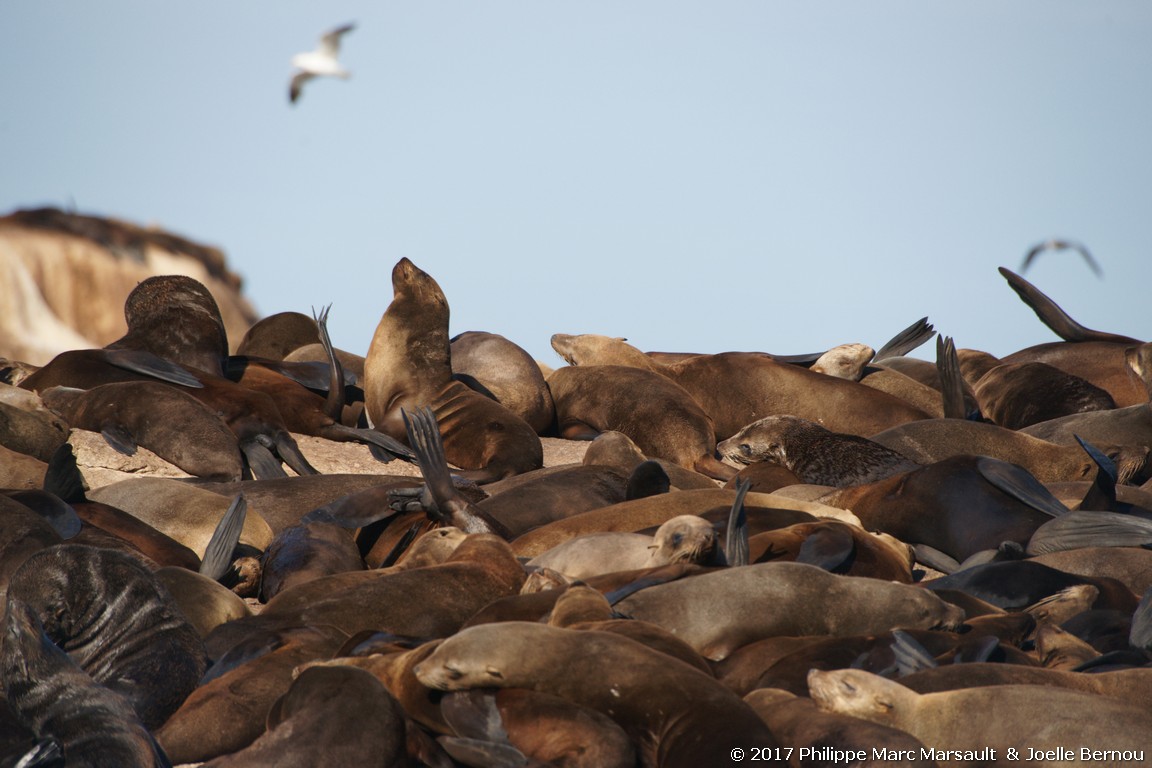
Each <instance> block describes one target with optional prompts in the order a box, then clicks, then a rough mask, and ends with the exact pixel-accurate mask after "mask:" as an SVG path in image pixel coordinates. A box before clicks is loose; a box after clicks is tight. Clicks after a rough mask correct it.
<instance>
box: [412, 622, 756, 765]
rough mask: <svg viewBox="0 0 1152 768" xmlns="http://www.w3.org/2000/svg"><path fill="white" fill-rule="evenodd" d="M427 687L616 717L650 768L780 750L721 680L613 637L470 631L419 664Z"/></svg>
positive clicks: (518, 627)
mask: <svg viewBox="0 0 1152 768" xmlns="http://www.w3.org/2000/svg"><path fill="white" fill-rule="evenodd" d="M416 676H417V677H418V678H419V679H420V681H421V682H422V683H424V684H425V685H427V686H428V687H430V688H435V689H440V690H446V691H454V690H464V689H469V688H491V687H497V688H528V689H531V690H536V691H541V692H545V693H552V694H555V695H558V696H562V697H564V698H566V699H569V700H570V701H573V702H575V703H577V704H580V705H582V706H586V707H590V708H591V709H594V710H597V711H599V712H602V713H604V714H606V715H608V716H609V717H611V718H612V719H613V720H615V721H616V722H617V723H618V724H620V726H621V727H622V728H623V729H624V731H625V732H626V733H628V735H629V736H631V737H632V739H633V741H634V742H635V743H636V745H637V746H638V747H639V750H640V752H641V761H642V764H644V765H660V766H667V767H668V768H678V767H679V766H698V765H719V764H727V762H726V761H729V760H731V759H732V758H731V757H730V755H731V753H732V749H733V746H732V745H734V744H741V743H743V744H749V745H751V744H756V745H763V746H765V747H772V746H776V745H777V742H776V738H775V736H774V735H773V734H772V732H771V731H769V730H768V727H767V726H766V725H765V724H764V723H763V721H761V720H760V719H759V718H758V717H756V716H755V714H754V713H753V712H752V710H751V709H749V708H748V706H747V705H746V704H744V702H742V701H740V699H739V698H738V697H737V696H736V695H735V694H733V693H732V692H730V691H728V690H727V689H725V688H724V687H723V686H722V685H721V684H720V683H718V682H717V681H716V680H715V679H713V678H710V677H709V676H708V675H706V674H704V673H702V672H700V671H698V670H696V669H693V668H691V667H689V666H688V665H686V664H684V663H682V662H679V661H676V660H675V659H671V658H669V657H668V656H666V655H665V654H662V653H659V652H657V651H653V650H651V649H649V648H646V647H645V646H643V645H641V644H640V643H637V642H635V641H633V640H629V639H628V638H625V637H620V636H618V635H614V634H611V633H608V632H589V631H577V630H570V629H557V628H555V627H548V626H544V625H540V624H533V623H525V622H511V623H504V624H486V625H483V626H478V627H471V628H469V629H467V630H464V631H463V632H460V633H459V634H457V635H456V636H454V637H451V638H449V639H447V640H445V641H444V642H443V643H441V644H440V645H439V647H437V649H436V650H435V651H434V652H433V653H432V655H431V656H429V657H428V658H427V659H426V660H425V661H424V662H422V663H421V664H420V665H419V666H418V667H417V668H416Z"/></svg>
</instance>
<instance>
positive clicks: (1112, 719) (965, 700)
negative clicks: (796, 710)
mask: <svg viewBox="0 0 1152 768" xmlns="http://www.w3.org/2000/svg"><path fill="white" fill-rule="evenodd" d="M808 684H809V689H810V694H811V696H812V699H813V700H814V701H815V702H816V704H817V705H818V706H819V707H820V708H821V709H824V710H826V711H829V712H842V713H844V714H847V715H853V716H854V717H860V718H863V719H865V720H870V721H872V722H874V723H880V724H882V725H887V726H890V727H893V728H899V729H900V730H902V731H905V732H907V733H910V734H911V735H912V736H914V737H915V738H917V739H919V740H920V741H922V742H924V744H925V745H926V746H928V747H929V748H930V749H933V750H937V751H946V752H947V751H953V752H955V751H960V752H961V753H968V754H967V755H964V754H961V755H955V754H954V755H952V756H951V757H952V758H953V760H952V761H951V762H955V763H958V764H961V765H966V764H977V763H978V762H983V761H985V760H987V761H993V760H996V759H997V758H1000V757H1001V756H1002V755H1005V754H1006V750H1007V749H1009V748H1012V749H1016V750H1019V751H1021V752H1022V755H1021V756H1022V757H1023V758H1024V759H1028V758H1029V755H1033V762H1035V761H1036V760H1039V764H1041V765H1059V764H1061V763H1062V762H1063V761H1065V760H1068V759H1075V757H1079V755H1080V752H1079V750H1080V749H1087V750H1090V751H1092V752H1096V751H1097V750H1108V751H1107V752H1104V753H1103V754H1099V755H1095V754H1094V755H1092V758H1091V760H1090V761H1091V762H1092V764H1093V765H1107V766H1117V768H1119V766H1124V765H1131V764H1132V761H1133V760H1136V761H1140V760H1143V758H1142V757H1139V754H1142V753H1143V751H1144V750H1146V749H1147V748H1148V745H1149V737H1148V734H1149V733H1152V713H1149V712H1148V711H1147V710H1144V709H1141V708H1139V707H1135V706H1132V705H1130V704H1125V703H1123V702H1121V701H1118V700H1116V699H1112V698H1108V697H1106V696H1097V695H1095V694H1091V693H1084V692H1082V691H1073V690H1065V689H1061V688H1054V687H1052V686H1034V685H1002V686H997V687H996V688H995V689H994V690H993V689H988V688H965V689H961V690H956V691H948V692H941V693H925V694H919V693H916V692H914V691H912V690H910V689H909V688H906V687H904V686H903V685H901V684H900V683H897V682H895V681H892V680H888V679H886V678H883V677H880V676H879V675H874V674H871V673H869V672H864V671H863V670H859V669H839V670H835V671H831V672H821V671H819V670H813V671H812V672H811V673H809V676H808ZM1073 745H1074V746H1073ZM984 749H989V750H994V751H995V755H994V756H993V755H992V754H988V753H985V754H983V755H981V754H980V753H981V751H982V750H984ZM1053 749H1056V750H1072V749H1074V750H1076V752H1075V753H1074V757H1055V758H1053V757H1045V756H1037V755H1035V754H1034V753H1033V752H1030V750H1053ZM1123 750H1136V752H1137V754H1135V755H1134V754H1133V753H1132V752H1128V753H1127V754H1126V755H1124V753H1123V752H1122V751H1123ZM944 757H948V756H947V755H944Z"/></svg>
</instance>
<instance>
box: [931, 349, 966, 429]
mask: <svg viewBox="0 0 1152 768" xmlns="http://www.w3.org/2000/svg"><path fill="white" fill-rule="evenodd" d="M936 371H937V372H938V373H939V374H940V393H941V395H942V397H943V399H944V418H946V419H966V418H968V408H967V406H965V404H964V376H963V374H961V373H960V358H959V357H958V356H957V355H956V344H955V342H953V341H952V337H951V336H947V337H945V336H937V337H936Z"/></svg>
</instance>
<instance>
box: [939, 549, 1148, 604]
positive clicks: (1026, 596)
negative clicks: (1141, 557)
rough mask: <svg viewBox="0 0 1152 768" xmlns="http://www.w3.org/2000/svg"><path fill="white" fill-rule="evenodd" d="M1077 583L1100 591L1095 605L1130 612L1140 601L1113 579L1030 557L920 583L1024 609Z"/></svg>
mask: <svg viewBox="0 0 1152 768" xmlns="http://www.w3.org/2000/svg"><path fill="white" fill-rule="evenodd" d="M1078 584H1091V585H1092V586H1094V587H1096V588H1097V589H1098V590H1099V596H1098V597H1097V600H1096V602H1095V604H1094V607H1097V608H1116V609H1118V610H1123V611H1127V612H1128V613H1131V612H1132V611H1134V610H1135V609H1136V605H1137V603H1138V602H1139V600H1138V598H1137V597H1136V596H1135V595H1134V594H1132V591H1131V590H1130V589H1129V588H1128V587H1127V586H1125V585H1124V584H1122V583H1121V582H1119V581H1116V580H1115V579H1109V578H1094V577H1091V576H1076V575H1074V574H1068V573H1063V572H1062V571H1058V570H1056V569H1055V568H1050V567H1048V566H1046V565H1041V564H1040V563H1035V562H1032V561H1031V560H1015V561H1009V562H997V563H983V564H981V565H974V566H971V567H970V568H965V569H964V570H962V571H957V572H956V573H953V574H950V575H948V576H942V577H939V578H935V579H930V580H927V581H924V582H922V586H923V587H925V588H927V589H930V590H935V589H955V590H960V591H962V592H966V593H968V594H970V595H973V596H974V597H978V598H980V599H981V600H984V601H986V602H989V603H992V604H993V605H995V606H998V607H1000V608H1003V609H1004V610H1009V611H1013V610H1017V611H1018V610H1024V609H1025V608H1027V607H1028V606H1030V605H1033V604H1035V603H1037V602H1039V601H1040V600H1042V599H1044V598H1046V597H1050V596H1052V595H1054V594H1056V593H1057V592H1059V591H1061V590H1063V589H1067V588H1068V587H1072V586H1076V585H1078Z"/></svg>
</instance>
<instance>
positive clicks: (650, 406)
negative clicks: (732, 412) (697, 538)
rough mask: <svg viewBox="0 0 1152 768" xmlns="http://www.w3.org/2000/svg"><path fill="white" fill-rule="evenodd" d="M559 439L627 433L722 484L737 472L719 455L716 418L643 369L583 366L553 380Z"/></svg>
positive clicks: (652, 452) (564, 371) (565, 369)
mask: <svg viewBox="0 0 1152 768" xmlns="http://www.w3.org/2000/svg"><path fill="white" fill-rule="evenodd" d="M548 387H549V389H551V390H552V399H553V402H554V403H555V405H556V424H557V430H558V433H559V435H560V437H563V438H566V439H569V440H589V439H593V438H595V437H596V436H598V435H599V434H601V433H602V432H607V431H616V432H623V433H624V434H625V435H627V436H628V437H629V438H631V439H632V440H633V441H635V443H636V445H637V446H638V447H639V448H640V450H641V451H643V452H644V453H645V454H648V455H651V456H656V457H659V458H664V459H669V460H671V461H674V462H676V463H677V464H679V465H680V466H682V467H685V468H687V469H691V470H694V471H696V472H700V473H701V474H705V475H708V476H709V477H713V478H716V479H718V480H727V479H729V478H730V477H732V476H733V475H735V474H736V471H735V470H734V469H732V468H731V467H726V466H724V465H722V464H721V463H720V462H719V461H718V460H717V459H716V457H715V453H716V435H715V432H714V430H713V426H712V420H711V419H710V418H709V417H708V415H707V414H706V413H705V412H704V411H703V410H702V409H701V408H700V406H699V405H697V403H696V401H695V399H694V398H693V397H692V396H691V395H690V394H689V393H688V392H686V391H685V390H684V389H683V388H682V387H680V386H678V385H677V384H676V383H675V382H673V381H671V380H670V379H668V378H667V377H664V376H661V375H659V374H657V373H655V372H653V371H648V370H644V369H642V368H631V367H628V366H618V365H580V366H566V367H563V368H559V369H557V370H556V371H555V372H554V373H553V374H552V375H551V376H549V377H548Z"/></svg>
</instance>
